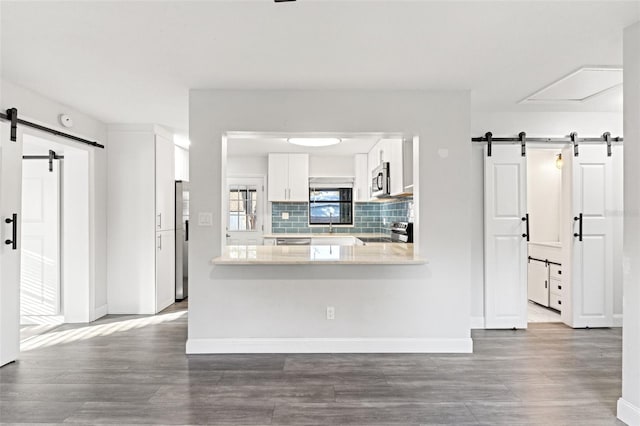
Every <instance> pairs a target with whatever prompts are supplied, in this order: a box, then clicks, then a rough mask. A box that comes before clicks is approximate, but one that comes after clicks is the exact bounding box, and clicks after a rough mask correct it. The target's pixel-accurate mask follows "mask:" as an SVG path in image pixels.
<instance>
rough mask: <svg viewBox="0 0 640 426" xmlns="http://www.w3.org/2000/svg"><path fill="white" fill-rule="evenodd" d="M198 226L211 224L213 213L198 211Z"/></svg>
mask: <svg viewBox="0 0 640 426" xmlns="http://www.w3.org/2000/svg"><path fill="white" fill-rule="evenodd" d="M198 226H213V213H210V212H204V213H198Z"/></svg>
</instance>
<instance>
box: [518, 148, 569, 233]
mask: <svg viewBox="0 0 640 426" xmlns="http://www.w3.org/2000/svg"><path fill="white" fill-rule="evenodd" d="M559 152H560V150H558V149H556V150H546V149H530V150H529V151H528V152H527V212H528V213H529V223H530V225H529V235H530V240H531V241H532V242H552V241H560V194H561V190H562V170H560V169H558V168H557V167H556V156H557V155H558V153H559Z"/></svg>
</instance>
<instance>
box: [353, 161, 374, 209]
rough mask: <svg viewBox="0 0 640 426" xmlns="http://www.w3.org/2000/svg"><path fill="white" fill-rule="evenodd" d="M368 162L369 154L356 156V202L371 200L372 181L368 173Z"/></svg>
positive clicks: (354, 197)
mask: <svg viewBox="0 0 640 426" xmlns="http://www.w3.org/2000/svg"><path fill="white" fill-rule="evenodd" d="M368 161H369V160H368V156H367V154H356V155H355V156H354V171H355V185H354V192H355V193H354V196H353V199H354V201H368V200H369V180H371V179H370V173H369V172H368Z"/></svg>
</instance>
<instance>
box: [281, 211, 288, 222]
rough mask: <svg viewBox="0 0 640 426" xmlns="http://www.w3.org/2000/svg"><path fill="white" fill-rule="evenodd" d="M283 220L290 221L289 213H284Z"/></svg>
mask: <svg viewBox="0 0 640 426" xmlns="http://www.w3.org/2000/svg"><path fill="white" fill-rule="evenodd" d="M282 219H283V220H289V212H282Z"/></svg>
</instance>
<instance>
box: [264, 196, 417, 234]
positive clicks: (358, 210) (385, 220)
mask: <svg viewBox="0 0 640 426" xmlns="http://www.w3.org/2000/svg"><path fill="white" fill-rule="evenodd" d="M412 205H413V200H412V199H403V200H393V201H388V202H384V203H356V204H355V216H354V217H355V226H353V227H338V226H336V227H334V228H333V232H334V233H337V234H352V233H357V234H360V233H389V232H390V231H389V229H388V228H389V225H390V224H391V223H392V222H397V221H408V220H409V216H410V210H411V206H412ZM284 212H287V213H289V219H288V220H287V219H282V213H284ZM308 215H309V206H308V203H304V202H302V203H276V202H274V203H273V204H272V206H271V231H272V232H273V233H274V234H282V233H287V234H307V233H312V232H313V233H324V232H329V227H328V226H323V227H316V226H314V227H312V228H311V227H309V217H308Z"/></svg>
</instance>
